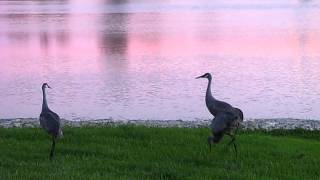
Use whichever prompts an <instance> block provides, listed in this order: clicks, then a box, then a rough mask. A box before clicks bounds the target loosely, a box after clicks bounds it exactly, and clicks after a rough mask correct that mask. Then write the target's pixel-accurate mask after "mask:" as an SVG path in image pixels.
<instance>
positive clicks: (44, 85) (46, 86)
mask: <svg viewBox="0 0 320 180" xmlns="http://www.w3.org/2000/svg"><path fill="white" fill-rule="evenodd" d="M45 88H50V89H51V87H50V86H49V85H48V84H47V83H43V84H42V89H45Z"/></svg>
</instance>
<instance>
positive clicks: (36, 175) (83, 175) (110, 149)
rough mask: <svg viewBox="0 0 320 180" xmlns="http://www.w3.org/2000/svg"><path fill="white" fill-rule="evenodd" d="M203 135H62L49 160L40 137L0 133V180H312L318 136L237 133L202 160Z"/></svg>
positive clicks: (38, 133)
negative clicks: (235, 148) (233, 140)
mask: <svg viewBox="0 0 320 180" xmlns="http://www.w3.org/2000/svg"><path fill="white" fill-rule="evenodd" d="M209 132H210V131H209V129H204V128H199V129H188V128H146V127H132V126H120V127H109V126H106V127H85V128H65V129H64V137H63V138H62V139H61V140H60V141H58V143H57V146H56V157H55V159H54V160H52V161H50V160H49V150H50V145H51V142H50V138H49V136H48V135H46V134H45V133H44V131H43V130H41V129H36V128H23V129H15V128H12V129H3V128H0V179H1V180H2V179H4V180H7V179H245V180H247V179H319V177H320V132H319V131H304V130H295V131H284V130H277V131H271V132H264V131H241V132H239V134H238V138H237V143H238V148H239V155H238V158H236V157H235V154H234V151H233V149H232V146H227V143H228V141H229V140H230V138H229V137H224V139H223V141H222V142H221V143H219V144H218V145H217V146H215V147H214V148H213V151H212V152H211V153H209V151H208V146H207V144H206V140H207V136H208V135H209Z"/></svg>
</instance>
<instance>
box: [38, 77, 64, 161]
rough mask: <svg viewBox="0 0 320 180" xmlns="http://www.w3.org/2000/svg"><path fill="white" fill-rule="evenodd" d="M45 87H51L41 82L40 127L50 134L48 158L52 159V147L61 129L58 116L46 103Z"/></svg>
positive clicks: (53, 147) (60, 134)
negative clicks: (50, 143)
mask: <svg viewBox="0 0 320 180" xmlns="http://www.w3.org/2000/svg"><path fill="white" fill-rule="evenodd" d="M46 88H51V87H50V86H49V85H48V84H47V83H43V84H42V94H43V101H42V110H41V114H40V117H39V120H40V125H41V127H42V128H43V129H44V130H45V131H46V132H47V133H48V134H49V135H50V136H52V146H51V151H50V158H51V159H52V158H53V156H54V149H55V144H56V139H57V138H58V137H59V136H62V130H61V125H60V117H59V115H58V114H56V113H55V112H53V111H51V110H50V109H49V107H48V104H47V98H46V90H45V89H46Z"/></svg>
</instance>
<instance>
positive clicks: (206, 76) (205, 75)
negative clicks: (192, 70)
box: [196, 73, 212, 80]
mask: <svg viewBox="0 0 320 180" xmlns="http://www.w3.org/2000/svg"><path fill="white" fill-rule="evenodd" d="M199 78H207V79H210V80H211V79H212V76H211V74H210V73H205V74H204V75H202V76H199V77H196V79H199Z"/></svg>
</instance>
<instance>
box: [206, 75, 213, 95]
mask: <svg viewBox="0 0 320 180" xmlns="http://www.w3.org/2000/svg"><path fill="white" fill-rule="evenodd" d="M211 81H212V79H211V78H208V87H207V92H206V99H214V97H213V96H212V93H211Z"/></svg>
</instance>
